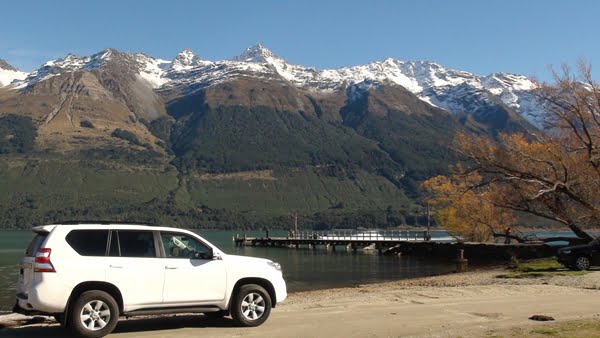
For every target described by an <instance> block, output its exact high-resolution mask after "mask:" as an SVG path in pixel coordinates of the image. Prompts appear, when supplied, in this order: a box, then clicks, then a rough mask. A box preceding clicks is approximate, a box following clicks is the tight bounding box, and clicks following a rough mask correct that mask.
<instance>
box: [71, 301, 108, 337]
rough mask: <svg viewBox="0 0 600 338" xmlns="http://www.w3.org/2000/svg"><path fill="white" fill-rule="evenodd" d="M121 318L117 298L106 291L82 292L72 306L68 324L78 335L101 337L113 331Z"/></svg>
mask: <svg viewBox="0 0 600 338" xmlns="http://www.w3.org/2000/svg"><path fill="white" fill-rule="evenodd" d="M118 320H119V308H118V306H117V302H116V301H115V299H114V298H113V297H112V296H111V295H109V294H108V293H106V292H104V291H99V290H93V291H86V292H84V293H82V294H81V295H80V296H79V298H77V300H76V301H75V303H74V304H73V306H71V308H70V311H69V316H68V326H69V327H70V328H71V330H73V333H74V334H75V335H76V336H78V337H85V338H99V337H104V336H106V335H107V334H109V333H111V332H112V331H113V330H114V329H115V326H117V321H118Z"/></svg>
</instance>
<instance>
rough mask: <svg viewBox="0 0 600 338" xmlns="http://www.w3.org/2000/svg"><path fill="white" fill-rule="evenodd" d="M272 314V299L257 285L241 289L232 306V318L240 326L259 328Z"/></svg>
mask: <svg viewBox="0 0 600 338" xmlns="http://www.w3.org/2000/svg"><path fill="white" fill-rule="evenodd" d="M270 313H271V297H270V296H269V293H268V292H267V290H265V289H264V288H263V287H262V286H260V285H256V284H247V285H243V286H242V287H240V289H239V290H238V292H236V293H235V297H234V298H233V300H232V304H231V317H232V318H233V321H234V322H235V323H236V325H238V326H259V325H260V324H262V323H264V322H265V320H267V318H269V314H270Z"/></svg>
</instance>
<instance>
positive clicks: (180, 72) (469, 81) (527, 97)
mask: <svg viewBox="0 0 600 338" xmlns="http://www.w3.org/2000/svg"><path fill="white" fill-rule="evenodd" d="M111 55H126V56H129V59H130V60H131V61H130V62H131V63H132V67H134V68H136V71H137V73H138V74H139V76H140V77H142V78H143V79H145V80H146V81H148V82H149V83H150V84H151V85H152V87H153V88H154V89H155V90H157V91H159V92H160V91H173V90H176V91H190V88H193V90H197V89H201V88H204V87H207V86H211V85H214V84H218V83H222V82H226V81H229V80H232V79H235V78H239V77H254V78H261V79H265V78H267V79H280V80H283V81H287V82H289V83H290V84H292V85H294V86H297V87H299V88H302V89H305V90H309V91H318V92H331V91H336V90H342V89H343V88H345V87H347V86H348V85H351V84H358V83H361V82H364V81H371V82H386V83H392V84H394V85H399V86H402V87H404V88H406V89H408V90H409V91H411V92H412V93H414V94H415V95H417V96H418V97H419V98H420V99H422V100H424V101H426V102H428V103H429V104H432V105H434V106H437V107H440V108H442V109H446V110H448V111H450V112H452V113H455V114H459V113H464V112H465V111H466V112H468V109H465V107H464V106H463V105H461V104H460V103H457V102H456V101H457V100H456V98H457V97H461V96H464V95H465V93H467V92H468V94H469V95H476V96H479V100H485V96H486V95H489V93H491V94H492V95H494V96H497V97H498V98H499V99H500V100H501V101H502V102H503V103H504V104H505V105H506V106H508V107H510V108H511V109H513V110H515V111H516V112H517V113H519V114H520V115H521V116H523V117H524V118H525V119H526V120H527V121H528V122H530V123H532V124H533V125H535V126H536V127H541V126H542V120H543V115H544V114H543V112H542V110H541V109H540V108H539V107H538V106H537V105H536V103H535V100H534V98H533V94H532V91H533V90H534V89H535V87H536V85H535V83H534V82H533V81H532V80H530V79H529V78H527V77H526V76H522V75H516V74H511V73H492V74H489V75H486V76H478V75H475V74H472V73H469V72H466V71H461V70H454V69H449V68H445V67H443V66H441V65H440V64H438V63H436V62H433V61H402V60H397V59H392V58H388V59H386V60H384V61H377V62H371V63H368V64H365V65H357V66H352V67H341V68H338V69H324V70H316V69H315V68H312V67H305V66H300V65H294V64H290V63H288V62H287V61H285V60H284V59H283V58H281V57H279V56H277V55H276V54H275V53H273V52H271V51H270V50H268V49H267V48H266V47H264V46H263V45H262V44H257V45H254V46H251V47H248V48H247V49H246V50H245V51H244V52H243V53H242V54H240V55H238V56H235V57H233V58H231V59H229V60H218V61H208V60H203V59H201V58H200V57H198V55H197V54H196V53H195V52H193V51H192V50H190V49H184V50H183V51H181V52H180V53H178V54H177V56H176V57H175V58H174V59H173V60H171V61H167V60H162V59H158V58H153V57H151V56H148V55H146V54H143V53H127V52H118V51H116V50H114V49H110V48H109V49H106V50H103V51H101V52H99V53H96V54H93V55H91V56H86V57H76V56H74V55H72V54H69V55H67V56H66V57H64V58H62V59H57V60H52V61H48V62H46V63H45V64H44V65H43V66H42V67H40V68H38V69H37V70H34V71H33V72H31V73H29V74H28V76H27V78H26V79H24V80H22V81H18V82H16V83H13V84H5V85H4V86H5V87H7V86H8V87H12V88H15V89H20V88H24V87H27V86H29V85H31V84H33V83H35V82H39V81H42V80H44V79H47V78H49V77H51V76H53V75H55V74H59V73H61V72H69V71H74V70H81V69H85V70H93V69H97V68H100V67H102V66H103V65H104V64H105V63H106V60H107V59H110V58H111ZM457 86H461V89H460V90H458V92H457V90H456V87H457Z"/></svg>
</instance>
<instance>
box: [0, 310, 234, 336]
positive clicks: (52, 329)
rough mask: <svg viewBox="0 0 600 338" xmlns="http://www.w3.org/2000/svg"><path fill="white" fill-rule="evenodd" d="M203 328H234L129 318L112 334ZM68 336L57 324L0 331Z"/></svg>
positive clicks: (194, 318) (181, 318)
mask: <svg viewBox="0 0 600 338" xmlns="http://www.w3.org/2000/svg"><path fill="white" fill-rule="evenodd" d="M203 327H223V328H232V327H234V323H233V320H231V319H230V318H223V319H213V318H208V317H206V316H202V315H177V316H164V317H156V318H130V319H122V320H120V321H119V323H118V324H117V327H116V328H115V330H114V331H113V333H131V332H147V331H160V330H175V329H182V328H203ZM69 335H70V331H69V330H68V329H64V328H62V327H60V326H59V325H58V324H40V325H35V326H24V327H17V328H4V329H0V337H15V338H18V337H36V338H46V337H48V338H50V337H60V338H63V337H66V336H69Z"/></svg>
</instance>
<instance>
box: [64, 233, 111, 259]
mask: <svg viewBox="0 0 600 338" xmlns="http://www.w3.org/2000/svg"><path fill="white" fill-rule="evenodd" d="M65 240H66V241H67V243H69V245H70V246H71V248H73V250H75V251H76V252H77V253H78V254H80V255H81V256H105V255H106V244H107V241H108V230H73V231H71V232H69V234H68V235H67V237H66V238H65Z"/></svg>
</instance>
